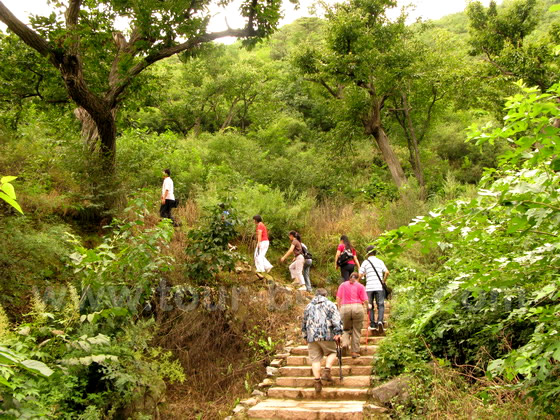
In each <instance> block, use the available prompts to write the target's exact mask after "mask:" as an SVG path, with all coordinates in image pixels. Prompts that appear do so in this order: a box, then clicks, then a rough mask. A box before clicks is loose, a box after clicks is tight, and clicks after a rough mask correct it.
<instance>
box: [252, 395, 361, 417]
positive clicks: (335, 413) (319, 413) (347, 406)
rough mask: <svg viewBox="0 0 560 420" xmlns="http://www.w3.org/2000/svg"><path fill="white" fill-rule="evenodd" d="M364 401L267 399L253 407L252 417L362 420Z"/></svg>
mask: <svg viewBox="0 0 560 420" xmlns="http://www.w3.org/2000/svg"><path fill="white" fill-rule="evenodd" d="M363 410H364V403H363V401H312V400H310V401H305V400H304V401H294V400H278V399H267V400H265V401H262V402H260V403H258V404H257V405H255V406H254V407H251V408H250V409H249V411H248V413H247V414H248V415H249V418H250V419H289V420H362V419H363Z"/></svg>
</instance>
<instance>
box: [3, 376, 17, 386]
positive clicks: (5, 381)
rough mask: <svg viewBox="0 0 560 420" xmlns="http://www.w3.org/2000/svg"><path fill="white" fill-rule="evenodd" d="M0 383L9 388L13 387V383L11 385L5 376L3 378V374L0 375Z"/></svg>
mask: <svg viewBox="0 0 560 420" xmlns="http://www.w3.org/2000/svg"><path fill="white" fill-rule="evenodd" d="M0 385H4V386H7V387H8V388H10V389H14V385H12V384H11V383H10V382H8V380H7V379H6V378H4V377H3V376H0Z"/></svg>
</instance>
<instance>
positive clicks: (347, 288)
mask: <svg viewBox="0 0 560 420" xmlns="http://www.w3.org/2000/svg"><path fill="white" fill-rule="evenodd" d="M358 277H359V275H358V273H352V274H351V275H350V278H349V279H348V281H345V282H344V283H342V284H341V285H340V286H338V292H337V293H336V304H337V305H338V308H339V310H340V317H341V318H342V324H343V329H344V334H346V335H351V336H352V339H351V348H352V350H351V351H352V358H353V359H355V358H357V357H360V337H361V335H362V327H363V325H364V313H365V312H367V302H368V297H367V293H366V288H365V287H364V285H363V284H361V283H360V282H358Z"/></svg>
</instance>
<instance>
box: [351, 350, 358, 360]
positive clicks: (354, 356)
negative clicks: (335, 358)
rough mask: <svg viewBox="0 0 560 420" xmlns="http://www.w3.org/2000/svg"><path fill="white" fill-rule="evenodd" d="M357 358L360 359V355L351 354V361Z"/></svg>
mask: <svg viewBox="0 0 560 420" xmlns="http://www.w3.org/2000/svg"><path fill="white" fill-rule="evenodd" d="M358 357H360V353H354V352H352V359H357V358H358Z"/></svg>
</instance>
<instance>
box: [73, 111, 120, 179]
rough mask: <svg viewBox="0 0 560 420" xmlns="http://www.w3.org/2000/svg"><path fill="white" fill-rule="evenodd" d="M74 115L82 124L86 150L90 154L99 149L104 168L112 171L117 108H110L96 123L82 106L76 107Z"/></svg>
mask: <svg viewBox="0 0 560 420" xmlns="http://www.w3.org/2000/svg"><path fill="white" fill-rule="evenodd" d="M74 115H75V116H76V118H77V119H78V120H79V121H80V123H81V125H82V140H83V142H84V146H85V148H86V150H88V151H89V152H90V153H92V154H93V153H95V152H96V151H99V154H100V156H101V157H102V158H103V162H105V164H106V166H107V168H106V169H109V170H110V172H111V173H112V171H113V168H114V162H115V153H116V124H115V117H116V115H117V110H116V109H112V110H111V111H110V112H109V114H108V116H107V117H106V118H105V119H103V120H101V121H99V122H97V123H96V122H95V121H94V120H93V118H92V117H91V115H90V114H89V112H87V111H86V110H85V109H84V108H83V107H79V108H76V109H75V110H74ZM98 120H99V118H98ZM100 127H101V129H100ZM100 133H101V134H100Z"/></svg>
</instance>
